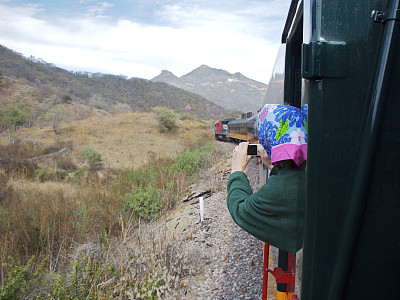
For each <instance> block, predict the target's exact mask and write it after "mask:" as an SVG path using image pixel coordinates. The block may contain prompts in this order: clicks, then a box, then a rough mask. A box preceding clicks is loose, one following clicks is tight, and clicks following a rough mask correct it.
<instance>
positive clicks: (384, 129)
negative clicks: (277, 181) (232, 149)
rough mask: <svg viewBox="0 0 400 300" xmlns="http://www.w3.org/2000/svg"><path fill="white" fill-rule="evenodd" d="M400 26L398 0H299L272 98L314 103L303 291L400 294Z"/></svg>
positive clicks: (316, 295)
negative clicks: (399, 286) (399, 285)
mask: <svg viewBox="0 0 400 300" xmlns="http://www.w3.org/2000/svg"><path fill="white" fill-rule="evenodd" d="M399 27H400V7H399V0H369V1H361V0H346V1H344V0H334V1H333V0H303V1H298V0H293V1H291V5H290V9H289V11H288V16H287V20H286V24H285V27H284V29H283V34H282V38H281V41H282V46H281V48H280V51H279V54H278V59H277V62H276V64H275V69H274V73H273V75H272V77H271V81H270V83H269V88H268V94H267V97H266V101H265V102H266V103H278V104H279V103H283V104H289V105H293V106H297V107H300V106H301V105H304V104H308V112H309V115H308V160H307V183H306V190H307V192H306V193H307V194H306V219H305V228H304V232H305V235H304V243H303V261H302V262H303V270H302V273H301V274H300V275H301V277H302V284H301V299H303V300H316V299H318V300H320V299H328V300H331V299H352V300H354V299H396V298H398V297H399V288H398V284H399V282H400V271H399V270H400V166H399V165H398V162H399V157H400V133H399V132H400V30H399ZM228 126H229V123H228ZM246 135H247V134H246ZM254 135H255V134H253V133H252V136H254ZM242 137H244V135H241V136H240V137H238V138H239V139H242ZM228 138H229V133H228ZM244 139H247V137H246V138H244ZM297 275H299V274H297Z"/></svg>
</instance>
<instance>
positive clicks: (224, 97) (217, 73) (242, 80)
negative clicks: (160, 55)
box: [152, 65, 267, 112]
mask: <svg viewBox="0 0 400 300" xmlns="http://www.w3.org/2000/svg"><path fill="white" fill-rule="evenodd" d="M152 81H154V82H165V83H168V84H170V85H173V86H175V87H178V88H181V89H185V90H187V91H190V92H193V93H196V94H199V95H201V96H203V97H205V98H207V99H209V100H211V101H212V102H214V103H217V104H218V105H221V106H222V107H224V108H226V109H236V110H240V111H244V112H247V111H252V112H255V111H257V110H258V109H260V108H261V107H262V104H263V101H264V97H265V94H266V91H267V85H266V84H264V83H261V82H258V81H255V80H252V79H249V78H247V77H246V76H244V75H242V74H241V73H235V74H231V73H229V72H227V71H225V70H221V69H214V68H210V67H208V66H206V65H202V66H200V67H198V68H197V69H195V70H193V71H191V72H190V73H188V74H186V75H183V76H182V77H177V76H175V75H174V74H173V73H171V72H170V71H167V70H163V71H162V72H161V74H160V75H158V76H156V77H154V78H153V79H152Z"/></svg>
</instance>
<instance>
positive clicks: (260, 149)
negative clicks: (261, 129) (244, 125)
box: [257, 144, 274, 170]
mask: <svg viewBox="0 0 400 300" xmlns="http://www.w3.org/2000/svg"><path fill="white" fill-rule="evenodd" d="M257 150H258V153H259V154H260V159H261V161H262V162H263V164H264V165H265V166H266V167H267V168H268V169H270V170H272V168H273V167H274V165H273V164H272V163H271V158H270V157H269V156H268V154H267V152H266V151H265V149H264V147H263V146H262V145H261V144H258V145H257Z"/></svg>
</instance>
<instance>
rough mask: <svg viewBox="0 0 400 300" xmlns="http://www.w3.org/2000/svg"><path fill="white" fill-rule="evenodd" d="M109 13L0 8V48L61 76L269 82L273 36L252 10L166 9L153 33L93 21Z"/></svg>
mask: <svg viewBox="0 0 400 300" xmlns="http://www.w3.org/2000/svg"><path fill="white" fill-rule="evenodd" d="M0 1H1V0H0ZM273 1H274V2H275V0H273ZM85 2H87V1H85ZM276 3H278V2H276ZM112 6H113V4H111V3H110V2H100V3H99V2H96V5H93V6H90V7H89V8H90V9H89V11H88V14H87V15H86V16H84V17H80V18H78V17H75V18H61V17H58V18H57V19H55V18H53V19H51V18H42V17H39V15H40V13H42V12H43V8H42V7H41V6H37V5H36V6H34V5H31V6H24V7H11V6H8V5H2V4H0V11H3V12H7V13H3V14H2V15H1V16H0V43H1V44H3V45H4V46H6V47H8V48H11V49H13V50H16V51H18V52H21V53H23V54H24V55H26V56H30V55H34V56H36V57H38V58H42V59H44V60H45V61H47V62H49V63H54V64H56V65H58V66H60V67H63V68H66V69H68V70H80V71H90V72H103V73H110V74H122V75H126V76H129V77H141V78H147V79H151V78H152V77H155V76H156V75H158V74H159V73H160V72H161V70H163V69H167V70H170V71H171V72H173V73H174V74H175V75H177V76H182V75H184V74H186V73H188V72H190V71H191V70H193V69H194V68H196V67H198V66H200V65H202V64H206V65H208V66H210V67H214V68H220V69H225V70H227V71H229V72H231V73H234V72H241V73H243V74H244V75H245V76H247V77H250V78H252V79H255V80H259V81H262V82H267V81H268V80H269V76H270V73H271V71H272V68H273V64H274V60H275V59H274V58H275V56H276V53H277V50H278V43H279V39H280V36H277V37H276V38H275V40H273V41H268V40H267V39H266V38H265V32H264V31H263V29H262V28H261V29H260V28H259V27H260V24H265V23H262V22H264V20H263V18H262V16H263V12H262V11H261V12H259V11H258V10H257V7H254V9H256V12H257V13H256V12H254V11H253V8H248V9H245V10H241V13H235V14H232V13H229V12H227V11H225V12H224V11H217V10H215V9H214V10H213V9H206V8H204V7H200V6H198V5H197V6H196V5H194V6H187V7H186V6H181V5H176V4H175V5H173V4H170V5H166V6H164V7H162V8H160V9H158V11H157V13H156V16H157V17H158V18H159V19H160V21H162V22H160V23H161V24H165V25H164V26H161V25H158V26H157V25H143V24H138V23H135V22H133V21H130V20H126V19H125V20H124V19H122V20H119V21H114V22H110V20H109V19H107V20H104V19H102V18H99V17H104V16H105V11H106V9H107V8H110V7H112ZM278 6H279V5H278ZM279 7H282V6H279ZM266 14H268V15H270V16H274V15H276V14H277V13H276V11H275V10H270V11H269V12H268V13H266ZM249 16H252V19H250V20H249ZM282 26H283V25H282ZM266 31H268V29H266ZM269 34H270V33H267V35H269ZM263 35H264V36H263Z"/></svg>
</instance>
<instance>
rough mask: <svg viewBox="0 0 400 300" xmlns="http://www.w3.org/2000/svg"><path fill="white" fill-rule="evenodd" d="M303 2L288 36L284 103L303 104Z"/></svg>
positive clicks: (297, 105) (298, 105)
mask: <svg viewBox="0 0 400 300" xmlns="http://www.w3.org/2000/svg"><path fill="white" fill-rule="evenodd" d="M302 3H303V2H301V3H300V4H299V7H298V9H297V14H296V16H295V19H294V20H293V23H292V27H291V31H290V32H289V34H288V36H287V38H286V65H285V89H284V103H285V104H288V105H292V106H296V107H300V106H301V104H302V103H301V96H302V95H301V91H302V78H301V45H302V42H303V4H302Z"/></svg>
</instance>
